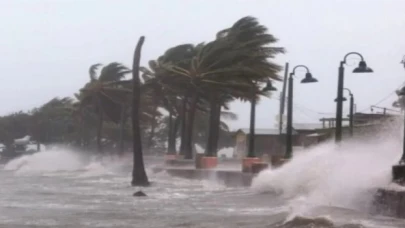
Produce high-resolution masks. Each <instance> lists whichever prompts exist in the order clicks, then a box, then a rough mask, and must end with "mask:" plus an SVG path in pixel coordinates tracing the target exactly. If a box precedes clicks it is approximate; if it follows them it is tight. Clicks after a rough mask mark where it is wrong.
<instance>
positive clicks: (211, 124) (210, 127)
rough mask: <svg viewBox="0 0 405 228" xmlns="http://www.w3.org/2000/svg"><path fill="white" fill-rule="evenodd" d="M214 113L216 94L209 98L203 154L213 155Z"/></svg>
mask: <svg viewBox="0 0 405 228" xmlns="http://www.w3.org/2000/svg"><path fill="white" fill-rule="evenodd" d="M216 114H217V101H216V96H212V97H211V99H210V113H209V123H208V136H207V144H206V146H205V155H206V156H208V157H214V156H215V151H214V148H213V146H214V137H215V130H216V126H215V124H216V119H217V118H216Z"/></svg>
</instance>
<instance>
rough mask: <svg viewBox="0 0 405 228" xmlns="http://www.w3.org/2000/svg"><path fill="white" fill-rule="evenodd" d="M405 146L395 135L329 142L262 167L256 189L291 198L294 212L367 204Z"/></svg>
mask: <svg viewBox="0 0 405 228" xmlns="http://www.w3.org/2000/svg"><path fill="white" fill-rule="evenodd" d="M400 152H401V144H400V142H399V141H398V140H390V139H388V140H385V141H384V140H381V141H369V142H350V143H346V144H343V145H341V146H336V145H335V144H334V143H332V142H330V143H325V144H321V145H319V146H317V147H313V148H311V149H308V150H306V151H303V152H301V153H299V154H298V153H297V154H295V155H294V158H293V159H292V160H291V161H290V162H288V163H286V164H285V165H283V166H282V167H280V168H278V169H274V170H266V171H264V172H262V173H260V174H259V175H258V176H257V177H256V178H255V179H254V180H253V184H252V189H253V190H255V191H257V192H262V193H263V192H272V193H276V194H279V195H280V196H282V197H284V198H287V199H288V200H289V201H290V203H291V207H292V209H293V210H295V213H297V210H298V211H300V210H307V209H308V208H309V207H312V206H320V205H322V206H323V205H326V206H335V207H344V208H351V209H356V210H367V209H368V207H369V204H370V203H371V202H372V197H373V195H374V193H375V189H376V188H378V187H383V186H387V185H388V184H389V183H390V181H391V166H392V165H393V164H394V163H396V162H397V161H398V158H399V156H400ZM304 205H306V206H304ZM298 214H299V212H298Z"/></svg>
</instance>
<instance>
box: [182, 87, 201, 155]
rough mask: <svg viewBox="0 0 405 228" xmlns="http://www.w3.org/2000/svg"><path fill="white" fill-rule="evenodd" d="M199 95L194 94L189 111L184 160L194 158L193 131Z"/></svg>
mask: <svg viewBox="0 0 405 228" xmlns="http://www.w3.org/2000/svg"><path fill="white" fill-rule="evenodd" d="M197 101H198V94H197V92H193V93H192V97H191V104H190V110H189V111H188V113H187V114H188V116H187V124H186V131H185V134H186V135H185V145H184V158H185V159H192V158H193V129H194V117H195V112H196V109H197Z"/></svg>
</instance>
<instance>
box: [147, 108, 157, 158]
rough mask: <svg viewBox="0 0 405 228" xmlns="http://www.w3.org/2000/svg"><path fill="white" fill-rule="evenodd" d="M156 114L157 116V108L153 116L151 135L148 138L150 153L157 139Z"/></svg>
mask: <svg viewBox="0 0 405 228" xmlns="http://www.w3.org/2000/svg"><path fill="white" fill-rule="evenodd" d="M156 114H157V106H156V109H155V110H154V113H153V116H152V123H151V126H150V133H149V138H148V143H147V144H146V151H147V152H150V151H149V150H150V148H151V147H152V146H153V138H154V137H155V129H156Z"/></svg>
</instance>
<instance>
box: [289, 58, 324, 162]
mask: <svg viewBox="0 0 405 228" xmlns="http://www.w3.org/2000/svg"><path fill="white" fill-rule="evenodd" d="M300 67H302V68H305V70H306V71H307V73H306V74H305V78H304V79H302V80H301V83H312V82H317V81H318V80H317V79H315V78H313V77H312V74H311V73H310V72H309V69H308V67H306V66H304V65H298V66H296V67H294V69H293V70H292V72H291V73H290V77H289V78H288V101H287V102H288V103H287V134H286V153H285V158H286V159H290V158H291V157H292V152H293V149H292V147H293V142H292V131H293V126H292V125H293V87H294V78H293V76H294V75H295V70H296V69H297V68H300Z"/></svg>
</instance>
